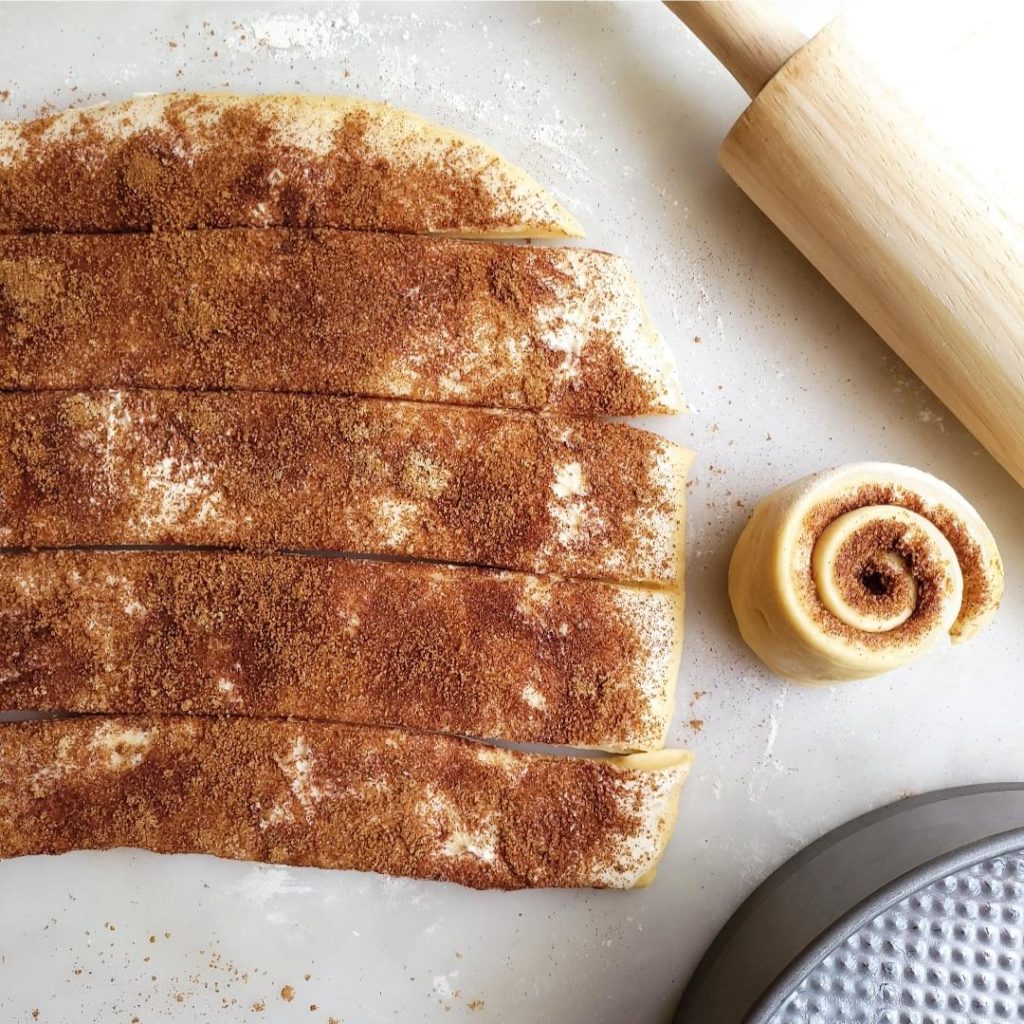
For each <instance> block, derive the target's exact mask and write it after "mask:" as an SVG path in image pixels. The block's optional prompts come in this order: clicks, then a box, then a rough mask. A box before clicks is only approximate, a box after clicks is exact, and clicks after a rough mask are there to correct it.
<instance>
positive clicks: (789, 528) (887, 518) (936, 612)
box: [729, 462, 1003, 682]
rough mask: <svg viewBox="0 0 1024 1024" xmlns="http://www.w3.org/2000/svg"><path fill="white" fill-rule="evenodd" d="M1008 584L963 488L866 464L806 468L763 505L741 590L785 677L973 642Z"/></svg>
mask: <svg viewBox="0 0 1024 1024" xmlns="http://www.w3.org/2000/svg"><path fill="white" fill-rule="evenodd" d="M1002 593H1003V566H1002V561H1001V559H1000V557H999V552H998V550H997V548H996V543H995V540H994V538H993V537H992V534H991V532H990V531H989V529H988V527H987V526H986V525H985V523H984V522H983V521H982V519H981V517H980V515H979V514H978V513H977V511H976V510H975V509H974V508H973V507H972V506H971V505H970V504H969V503H968V502H967V501H966V500H965V499H964V498H963V497H962V496H961V495H960V494H959V493H958V492H957V491H955V490H954V489H953V488H952V487H950V486H948V485H947V484H945V483H943V482H942V481H941V480H938V479H936V478H935V477H933V476H931V475H929V474H927V473H923V472H921V471H920V470H916V469H912V468H910V467H908V466H898V465H894V464H891V463H882V462H866V463H858V464H854V465H850V466H844V467H842V468H839V469H834V470H830V471H828V472H825V473H820V474H818V475H815V476H810V477H806V478H804V479H802V480H798V481H797V482H796V483H794V484H791V485H790V486H789V487H785V488H783V489H782V490H780V491H777V492H775V493H774V494H772V495H769V497H767V498H766V499H765V500H764V501H762V502H761V503H760V504H759V505H758V506H757V508H756V509H755V510H754V514H753V515H752V517H751V519H750V522H749V523H748V524H747V526H746V528H745V529H744V531H743V533H742V535H741V536H740V539H739V541H738V543H737V545H736V549H735V551H734V552H733V556H732V562H731V564H730V567H729V597H730V600H731V601H732V606H733V610H734V611H735V613H736V619H737V622H738V623H739V628H740V632H741V634H742V635H743V639H744V640H745V641H746V642H747V643H748V644H749V645H750V647H751V648H752V649H753V651H754V653H755V654H757V656H758V657H759V658H760V659H761V660H762V661H763V662H765V664H767V665H768V666H769V667H770V668H772V669H773V670H774V671H776V672H777V673H778V674H779V675H781V676H784V677H785V678H787V679H792V680H795V681H799V682H830V681H837V680H845V679H860V678H864V677H867V676H874V675H878V674H880V673H882V672H886V671H889V670H891V669H894V668H897V667H899V666H900V665H903V664H906V663H907V662H910V661H913V660H915V659H917V658H919V657H921V656H922V655H923V654H924V653H925V652H927V651H929V650H931V649H932V648H934V647H935V646H936V645H937V644H938V643H940V642H942V641H943V640H944V639H945V638H949V639H951V640H952V641H954V642H957V641H960V640H965V639H967V638H968V637H970V636H973V635H974V634H975V633H977V632H978V630H980V629H981V628H982V627H983V626H984V625H985V624H986V623H987V622H988V621H989V619H991V617H992V616H993V615H994V614H995V611H996V608H997V607H998V604H999V600H1000V598H1001V597H1002Z"/></svg>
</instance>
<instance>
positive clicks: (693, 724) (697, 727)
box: [689, 718, 704, 732]
mask: <svg viewBox="0 0 1024 1024" xmlns="http://www.w3.org/2000/svg"><path fill="white" fill-rule="evenodd" d="M689 725H690V728H691V729H692V730H693V731H694V732H700V731H701V729H703V728H704V719H703V718H691V719H690V723H689Z"/></svg>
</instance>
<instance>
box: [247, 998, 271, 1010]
mask: <svg viewBox="0 0 1024 1024" xmlns="http://www.w3.org/2000/svg"><path fill="white" fill-rule="evenodd" d="M266 1008H267V1004H266V1003H265V1002H263V1000H262V999H257V1000H256V1002H255V1003H253V1004H252V1006H251V1007H250V1009H251V1010H252V1012H253V1013H263V1011H264V1010H265V1009H266Z"/></svg>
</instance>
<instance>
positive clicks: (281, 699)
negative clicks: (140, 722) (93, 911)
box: [0, 551, 681, 750]
mask: <svg viewBox="0 0 1024 1024" xmlns="http://www.w3.org/2000/svg"><path fill="white" fill-rule="evenodd" d="M0 607H2V608H3V609H4V614H3V615H2V616H0V710H62V711H76V712H92V713H95V712H103V713H117V714H167V713H189V714H211V713H213V714H217V713H219V714H231V715H246V716H268V717H275V716H294V717H298V718H311V719H324V720H333V721H348V722H363V723H366V724H376V725H402V726H408V727H412V728H419V729H430V730H437V731H442V732H451V733H460V734H463V735H476V736H494V737H502V738H504V739H510V740H518V741H521V742H536V743H551V744H557V745H561V746H584V747H598V748H603V749H609V750H636V749H651V748H655V747H660V746H661V745H662V743H663V742H664V735H665V731H666V729H667V727H668V723H669V719H670V717H671V712H672V693H673V689H674V686H675V675H676V671H677V669H678V662H679V640H680V632H681V622H680V621H679V619H680V617H681V603H680V601H679V600H678V599H677V598H676V597H675V596H674V595H672V594H669V593H667V592H665V591H654V590H646V589H639V588H633V587H621V586H616V585H611V584H605V583H595V582H589V581H582V580H575V581H559V580H554V579H550V578H544V577H537V576H527V575H521V574H518V573H500V572H493V571H488V570H476V569H468V568H451V567H443V566H428V565H416V564H408V563H394V562H392V563H379V562H362V561H354V560H349V559H331V558H310V557H303V556H261V557H253V556H248V555H243V554H223V553H213V552H173V553H171V552H98V551H64V552H36V553H30V554H20V555H14V554H9V555H3V556H0Z"/></svg>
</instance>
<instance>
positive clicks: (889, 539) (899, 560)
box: [812, 505, 963, 633]
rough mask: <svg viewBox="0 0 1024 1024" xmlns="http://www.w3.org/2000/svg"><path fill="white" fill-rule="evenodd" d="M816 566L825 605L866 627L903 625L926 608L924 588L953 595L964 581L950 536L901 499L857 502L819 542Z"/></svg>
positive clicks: (852, 623)
mask: <svg viewBox="0 0 1024 1024" xmlns="http://www.w3.org/2000/svg"><path fill="white" fill-rule="evenodd" d="M812 573H813V576H814V584H815V588H816V590H817V592H818V597H819V598H820V600H821V603H822V604H823V605H824V607H825V608H826V609H827V610H828V611H829V612H830V613H831V614H832V615H834V616H835V617H836V618H837V619H839V621H840V622H842V623H844V624H845V625H847V626H849V627H850V628H852V629H855V630H857V631H859V632H864V633H888V632H891V631H892V630H895V629H898V628H899V627H901V626H903V625H904V624H905V623H906V622H907V621H908V620H909V619H910V618H911V617H912V616H914V615H915V613H917V612H919V611H921V609H922V608H923V607H924V603H923V601H922V591H923V590H924V591H927V592H929V593H932V594H939V593H941V594H943V595H944V596H945V595H948V596H953V592H954V591H956V592H959V591H961V590H962V587H963V580H962V576H961V574H960V570H959V565H958V563H957V558H956V554H955V552H954V551H953V549H952V547H951V546H950V544H949V541H948V540H946V538H945V537H944V536H943V535H942V533H941V532H940V531H939V530H938V529H936V527H935V526H934V525H933V524H932V523H930V522H929V521H928V520H927V519H925V518H924V517H923V516H920V515H918V514H917V513H916V512H911V511H910V510H909V509H905V508H902V507H900V506H895V505H874V506H868V507H865V508H858V509H854V510H853V511H851V512H847V513H845V514H844V515H841V516H839V517H838V518H836V519H834V520H833V521H832V522H831V523H829V525H828V526H827V527H826V528H825V529H824V530H823V531H822V532H821V535H820V537H819V538H818V540H817V543H816V544H815V545H814V550H813V552H812ZM955 600H957V601H959V597H958V596H957V597H956V598H955Z"/></svg>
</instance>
